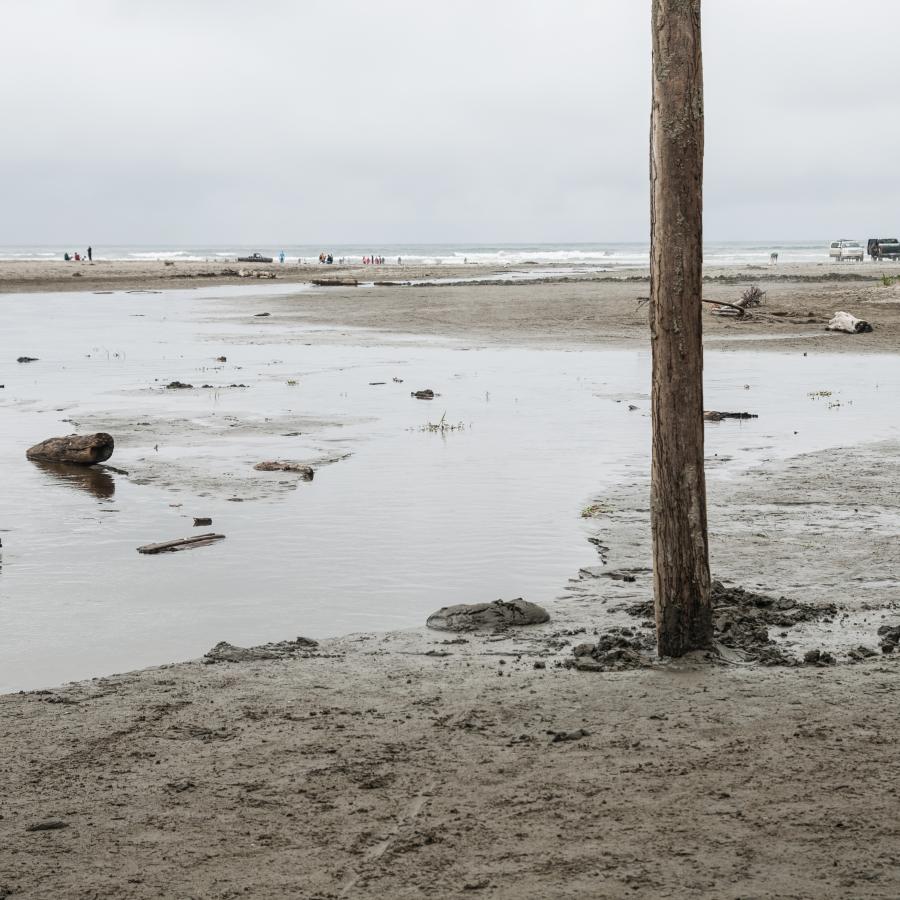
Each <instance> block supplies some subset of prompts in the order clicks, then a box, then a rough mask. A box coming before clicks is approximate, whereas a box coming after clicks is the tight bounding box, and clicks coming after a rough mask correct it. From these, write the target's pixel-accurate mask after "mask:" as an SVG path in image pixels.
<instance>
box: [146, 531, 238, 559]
mask: <svg viewBox="0 0 900 900" xmlns="http://www.w3.org/2000/svg"><path fill="white" fill-rule="evenodd" d="M224 540H225V535H224V534H213V533H212V532H209V533H207V534H198V535H196V537H189V538H178V539H177V540H174V541H162V542H161V543H159V544H145V545H144V546H143V547H138V548H137V551H138V553H149V554H155V553H174V552H176V551H177V550H193V549H194V548H195V547H206V546H207V545H208V544H214V543H216V541H224Z"/></svg>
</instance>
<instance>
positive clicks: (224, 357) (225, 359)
mask: <svg viewBox="0 0 900 900" xmlns="http://www.w3.org/2000/svg"><path fill="white" fill-rule="evenodd" d="M216 362H228V357H227V356H217V357H216Z"/></svg>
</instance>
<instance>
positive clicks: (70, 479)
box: [32, 460, 116, 500]
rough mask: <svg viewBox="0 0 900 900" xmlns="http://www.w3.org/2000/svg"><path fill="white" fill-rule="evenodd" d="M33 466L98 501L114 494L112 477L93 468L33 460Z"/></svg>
mask: <svg viewBox="0 0 900 900" xmlns="http://www.w3.org/2000/svg"><path fill="white" fill-rule="evenodd" d="M32 462H33V464H34V465H35V466H37V467H38V468H39V469H40V470H41V471H43V472H46V473H47V474H48V475H50V476H51V477H52V478H54V479H56V480H58V481H62V482H63V483H64V484H67V485H69V486H70V487H74V488H80V489H81V490H83V491H87V492H88V493H89V494H93V495H94V496H95V497H97V498H99V499H100V500H108V499H109V498H110V497H112V496H113V494H115V492H116V482H115V480H114V479H113V477H112V475H110V474H109V473H108V472H105V471H104V470H103V469H97V468H95V467H94V466H76V465H73V464H72V463H56V462H47V461H46V460H33V461H32Z"/></svg>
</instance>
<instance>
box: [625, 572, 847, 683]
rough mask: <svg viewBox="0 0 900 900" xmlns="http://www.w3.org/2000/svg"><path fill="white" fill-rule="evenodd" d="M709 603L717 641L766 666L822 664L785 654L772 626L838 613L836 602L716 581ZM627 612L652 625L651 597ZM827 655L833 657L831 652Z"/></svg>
mask: <svg viewBox="0 0 900 900" xmlns="http://www.w3.org/2000/svg"><path fill="white" fill-rule="evenodd" d="M710 604H711V606H712V614H713V627H714V629H715V640H716V641H717V642H718V643H720V644H722V645H723V646H725V647H729V648H732V649H735V650H740V651H741V652H742V653H744V654H745V655H746V656H747V658H748V659H751V660H754V661H756V662H759V663H761V664H763V665H766V666H798V665H801V664H802V663H803V662H806V663H807V664H812V665H816V664H819V659H818V658H817V659H816V660H811V659H804V660H799V659H797V658H796V657H795V656H792V655H791V654H789V653H786V652H785V651H784V650H782V649H781V647H779V646H778V645H777V644H776V643H775V641H773V640H772V639H771V638H770V637H769V629H770V628H781V629H785V628H793V627H794V626H796V625H799V624H800V623H801V622H814V621H819V620H822V619H824V620H828V619H831V618H833V617H834V616H835V615H836V614H837V607H836V606H834V605H833V604H827V605H825V606H813V605H811V604H809V603H800V602H799V601H797V600H792V599H791V598H790V597H770V596H768V595H767V594H757V593H755V592H753V591H748V590H745V589H744V588H741V587H726V586H725V585H724V584H722V582H721V581H714V582H713V583H712V585H711V586H710ZM625 612H627V613H628V615H630V616H634V617H635V618H639V619H643V620H645V621H644V622H643V624H644V626H645V627H648V628H652V627H653V617H654V610H653V601H652V600H646V601H643V602H641V603H634V604H632V605H630V606H627V607H626V608H625ZM825 656H826V657H827V658H829V659H830V657H829V654H825ZM825 662H828V659H826V660H825Z"/></svg>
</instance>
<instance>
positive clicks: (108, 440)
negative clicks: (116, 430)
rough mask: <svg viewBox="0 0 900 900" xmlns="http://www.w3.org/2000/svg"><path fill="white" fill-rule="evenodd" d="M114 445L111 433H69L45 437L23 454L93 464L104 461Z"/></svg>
mask: <svg viewBox="0 0 900 900" xmlns="http://www.w3.org/2000/svg"><path fill="white" fill-rule="evenodd" d="M115 446H116V444H115V441H114V440H113V437H112V435H111V434H106V432H103V431H100V432H98V433H97V434H70V435H68V436H67V437H54V438H47V440H46V441H41V443H39V444H35V445H34V446H33V447H29V448H28V449H27V450H26V451H25V456H26V457H27V458H28V459H33V460H46V461H48V462H59V463H72V464H74V465H77V466H93V465H94V464H95V463H102V462H106V460H108V459H109V458H110V457H111V456H112V454H113V450H114V449H115Z"/></svg>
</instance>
